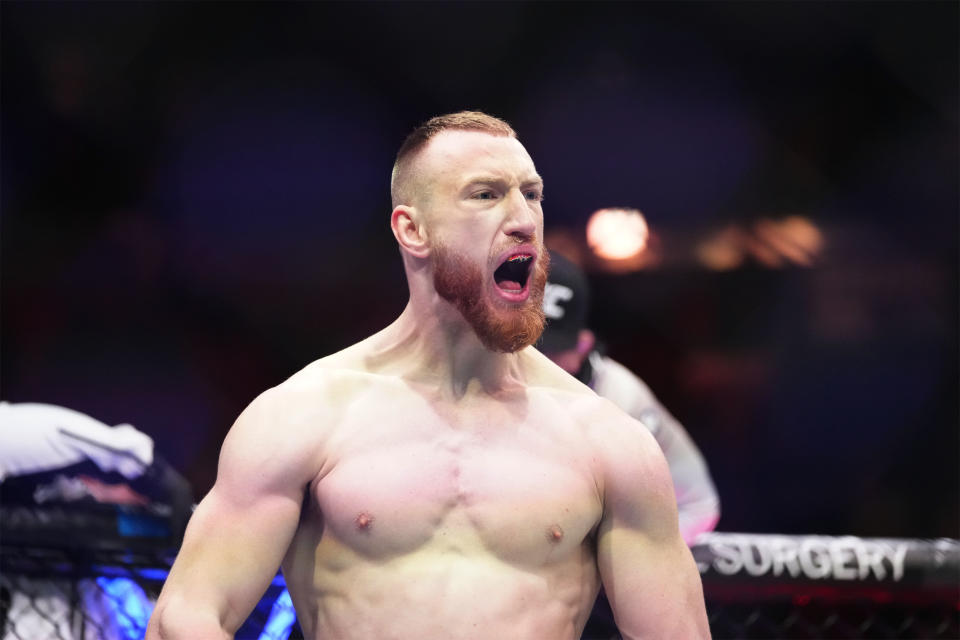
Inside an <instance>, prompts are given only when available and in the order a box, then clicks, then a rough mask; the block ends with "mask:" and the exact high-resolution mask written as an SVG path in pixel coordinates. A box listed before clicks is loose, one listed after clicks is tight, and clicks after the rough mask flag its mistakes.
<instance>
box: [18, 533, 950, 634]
mask: <svg viewBox="0 0 960 640" xmlns="http://www.w3.org/2000/svg"><path fill="white" fill-rule="evenodd" d="M692 550H693V555H694V559H695V560H696V562H697V565H698V568H699V570H700V573H701V577H702V578H703V585H704V593H705V596H706V600H707V613H708V617H709V621H710V628H711V631H712V633H713V637H714V638H717V639H723V638H731V639H733V638H762V639H774V638H784V639H788V638H809V639H811V640H812V639H818V640H819V639H831V638H867V639H874V638H876V639H885V638H898V639H899V638H907V639H917V640H919V639H924V640H926V639H956V638H960V541H957V540H952V539H939V540H908V539H878V538H873V539H871V538H858V537H854V536H844V537H828V536H781V535H766V534H736V533H711V534H706V535H704V536H703V537H701V539H700V540H699V541H698V544H696V545H695V546H694V547H693V549H692ZM173 559H174V555H173V553H172V552H169V551H164V550H161V549H140V550H138V551H131V550H130V549H90V548H84V547H78V546H70V545H68V544H64V545H63V546H53V545H50V544H45V545H42V546H41V545H25V544H17V545H8V544H3V545H2V546H0V638H2V640H47V639H49V640H135V639H136V640H139V639H140V638H143V636H144V633H145V631H146V625H147V621H148V620H149V617H150V614H151V613H152V611H153V606H154V603H155V602H156V599H157V596H158V594H159V592H160V589H161V587H162V586H163V581H164V579H165V578H166V575H167V572H168V571H169V568H170V566H171V564H172V562H173ZM588 629H593V631H588V632H587V633H586V634H585V635H584V638H585V640H611V639H615V638H618V637H619V636H618V635H617V634H616V631H615V630H613V629H611V628H610V627H608V628H607V629H606V630H605V631H603V630H599V631H598V629H604V627H603V625H593V626H591V627H588ZM590 634H592V635H590ZM236 638H238V640H247V639H250V640H287V639H290V638H302V634H301V633H300V629H299V627H298V625H297V623H296V614H295V612H294V610H293V605H292V603H291V602H290V596H289V594H288V593H287V591H286V588H285V585H284V581H283V577H282V575H277V577H276V578H275V579H274V580H273V581H272V582H271V584H270V586H269V588H268V589H267V591H266V593H265V594H264V596H263V598H262V599H261V600H260V602H259V603H258V605H257V607H256V609H255V610H254V611H253V612H252V613H251V615H250V616H249V618H248V619H247V620H246V622H245V623H244V624H243V626H242V627H241V628H240V629H239V631H238V632H237V634H236Z"/></svg>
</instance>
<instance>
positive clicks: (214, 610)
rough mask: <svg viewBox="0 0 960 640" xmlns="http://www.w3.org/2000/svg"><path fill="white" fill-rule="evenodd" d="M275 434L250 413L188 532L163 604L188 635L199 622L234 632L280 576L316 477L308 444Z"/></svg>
mask: <svg viewBox="0 0 960 640" xmlns="http://www.w3.org/2000/svg"><path fill="white" fill-rule="evenodd" d="M276 427H277V425H276V424H275V423H274V422H272V421H271V420H269V419H268V417H267V416H263V415H258V412H256V411H253V412H251V411H250V409H248V411H247V412H245V415H244V416H241V418H240V419H238V421H237V423H236V424H235V425H234V427H233V429H231V432H230V434H229V435H228V436H227V439H226V440H225V441H224V445H223V449H222V451H221V455H220V463H219V467H218V473H217V481H216V484H215V485H214V487H213V489H212V490H211V491H210V493H209V494H207V496H206V497H205V498H204V499H203V501H202V502H201V503H200V505H199V506H198V507H197V509H196V511H195V512H194V514H193V517H192V518H191V519H190V522H189V524H188V525H187V530H186V533H185V535H184V540H183V544H182V546H181V548H180V552H179V554H178V555H177V559H176V562H175V563H174V566H173V568H172V569H171V571H170V575H169V576H168V578H167V582H166V584H165V585H164V588H163V592H162V593H161V596H160V599H159V601H158V603H157V608H158V610H159V611H164V612H165V614H164V616H163V620H162V621H161V622H166V623H169V625H170V626H172V627H180V628H184V627H185V621H188V620H195V621H196V622H197V624H200V623H201V622H202V623H203V624H205V625H206V624H211V625H212V624H214V623H215V624H216V625H219V627H220V628H221V629H223V630H226V631H228V632H233V631H235V630H236V629H237V628H238V627H239V626H240V625H241V624H242V623H243V621H244V620H245V619H246V617H247V615H249V612H250V611H251V610H252V609H253V607H254V606H255V605H256V603H257V601H258V600H259V599H260V597H261V596H262V594H263V592H264V591H265V590H266V588H267V586H268V585H269V583H270V581H271V580H272V579H273V577H274V575H275V574H276V572H277V569H278V567H279V565H280V562H281V561H282V559H283V556H284V554H285V552H286V550H287V547H288V546H289V544H290V541H291V540H292V538H293V535H294V533H295V532H296V529H297V525H298V523H299V519H300V509H301V506H302V501H303V492H304V490H305V487H306V485H307V484H308V482H309V479H310V474H311V473H312V467H311V464H310V458H309V456H308V455H306V454H305V453H304V452H306V451H309V450H310V447H309V446H305V445H307V443H305V442H302V441H299V442H298V439H297V438H296V437H295V435H296V434H288V433H283V434H279V433H276ZM201 616H205V618H204V619H203V620H200V617H201ZM189 626H190V625H186V627H185V628H184V630H186V631H189ZM171 635H172V636H173V637H177V634H176V633H172V634H171ZM188 637H189V636H188Z"/></svg>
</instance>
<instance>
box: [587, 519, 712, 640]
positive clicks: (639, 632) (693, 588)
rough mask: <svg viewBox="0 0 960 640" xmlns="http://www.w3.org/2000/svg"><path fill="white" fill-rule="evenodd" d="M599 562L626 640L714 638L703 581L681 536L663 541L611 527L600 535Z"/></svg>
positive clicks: (608, 595) (606, 589) (630, 530)
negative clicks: (707, 612)
mask: <svg viewBox="0 0 960 640" xmlns="http://www.w3.org/2000/svg"><path fill="white" fill-rule="evenodd" d="M597 561H598V566H599V568H600V576H601V579H602V581H603V586H604V590H605V591H606V594H607V598H608V599H609V601H610V606H611V608H612V609H613V613H614V618H615V620H616V623H617V628H618V629H619V630H620V633H621V634H622V635H623V637H624V638H625V639H626V640H634V639H637V638H658V639H659V638H707V637H709V635H710V634H709V628H708V626H707V619H706V611H705V608H704V600H703V588H702V585H701V582H700V576H699V573H698V572H697V568H696V564H695V563H694V561H693V556H692V555H691V554H690V550H689V549H688V548H687V546H686V544H684V542H683V539H682V538H681V537H680V536H679V535H678V536H676V537H674V538H672V539H670V540H657V539H655V538H651V537H650V536H648V535H646V534H645V533H643V532H641V531H637V530H635V529H631V528H626V527H610V528H608V529H606V530H601V531H600V535H599V537H598V540H597Z"/></svg>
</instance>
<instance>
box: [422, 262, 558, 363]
mask: <svg viewBox="0 0 960 640" xmlns="http://www.w3.org/2000/svg"><path fill="white" fill-rule="evenodd" d="M549 264H550V254H549V253H547V251H546V250H545V249H544V248H543V246H540V247H539V257H538V259H537V261H536V266H535V267H534V270H533V272H532V273H531V274H530V276H529V278H530V296H529V297H528V298H527V300H526V301H525V302H524V303H523V306H521V307H520V308H516V309H497V308H495V307H494V306H493V305H492V304H490V303H489V302H488V301H487V298H486V295H485V292H484V287H483V274H482V272H481V271H480V268H479V267H477V266H476V265H474V264H471V263H469V262H468V261H467V260H466V259H465V258H464V257H463V256H462V255H461V254H458V253H454V252H452V251H448V250H447V249H446V247H443V246H436V247H435V248H434V254H433V265H434V271H433V286H434V288H435V289H436V290H437V293H439V294H440V297H441V298H443V299H444V300H446V301H447V302H449V303H450V304H452V305H453V306H455V307H456V308H457V310H458V311H459V312H460V314H461V315H462V316H463V317H464V318H465V319H466V321H467V322H469V323H470V326H471V327H473V331H474V333H476V334H477V337H478V338H479V339H480V342H482V343H483V346H485V347H486V348H487V349H490V350H491V351H499V352H501V353H514V352H515V351H519V350H520V349H523V348H524V347H526V346H529V345H531V344H533V343H534V342H536V341H537V340H538V339H539V338H540V334H541V333H543V327H544V324H545V322H546V318H545V317H544V315H543V288H544V286H545V285H546V283H547V271H548V268H549Z"/></svg>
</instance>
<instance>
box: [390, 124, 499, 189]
mask: <svg viewBox="0 0 960 640" xmlns="http://www.w3.org/2000/svg"><path fill="white" fill-rule="evenodd" d="M444 131H480V132H482V133H489V134H490V135H494V136H507V137H510V138H516V137H517V133H516V132H515V131H514V130H513V128H512V127H511V126H510V125H509V124H507V123H506V122H505V121H503V120H501V119H500V118H495V117H494V116H491V115H487V114H486V113H483V112H482V111H458V112H457V113H448V114H446V115H442V116H436V117H433V118H430V119H429V120H427V121H426V122H424V123H423V124H421V125H420V126H419V127H417V128H416V129H414V130H413V131H412V132H410V135H408V136H407V138H406V140H404V141H403V144H402V145H400V150H399V151H397V159H396V161H395V162H394V163H393V173H392V174H391V176H390V197H391V198H392V200H393V206H395V207H396V206H397V205H400V204H407V201H408V200H409V198H410V197H411V194H410V193H409V188H408V187H409V185H410V182H411V179H412V178H413V176H412V175H411V172H410V163H411V160H412V158H413V157H414V156H415V155H416V154H417V152H419V151H420V150H421V149H423V148H424V147H425V146H427V143H428V142H430V140H431V139H432V138H434V137H435V136H436V135H437V134H439V133H442V132H444Z"/></svg>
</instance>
